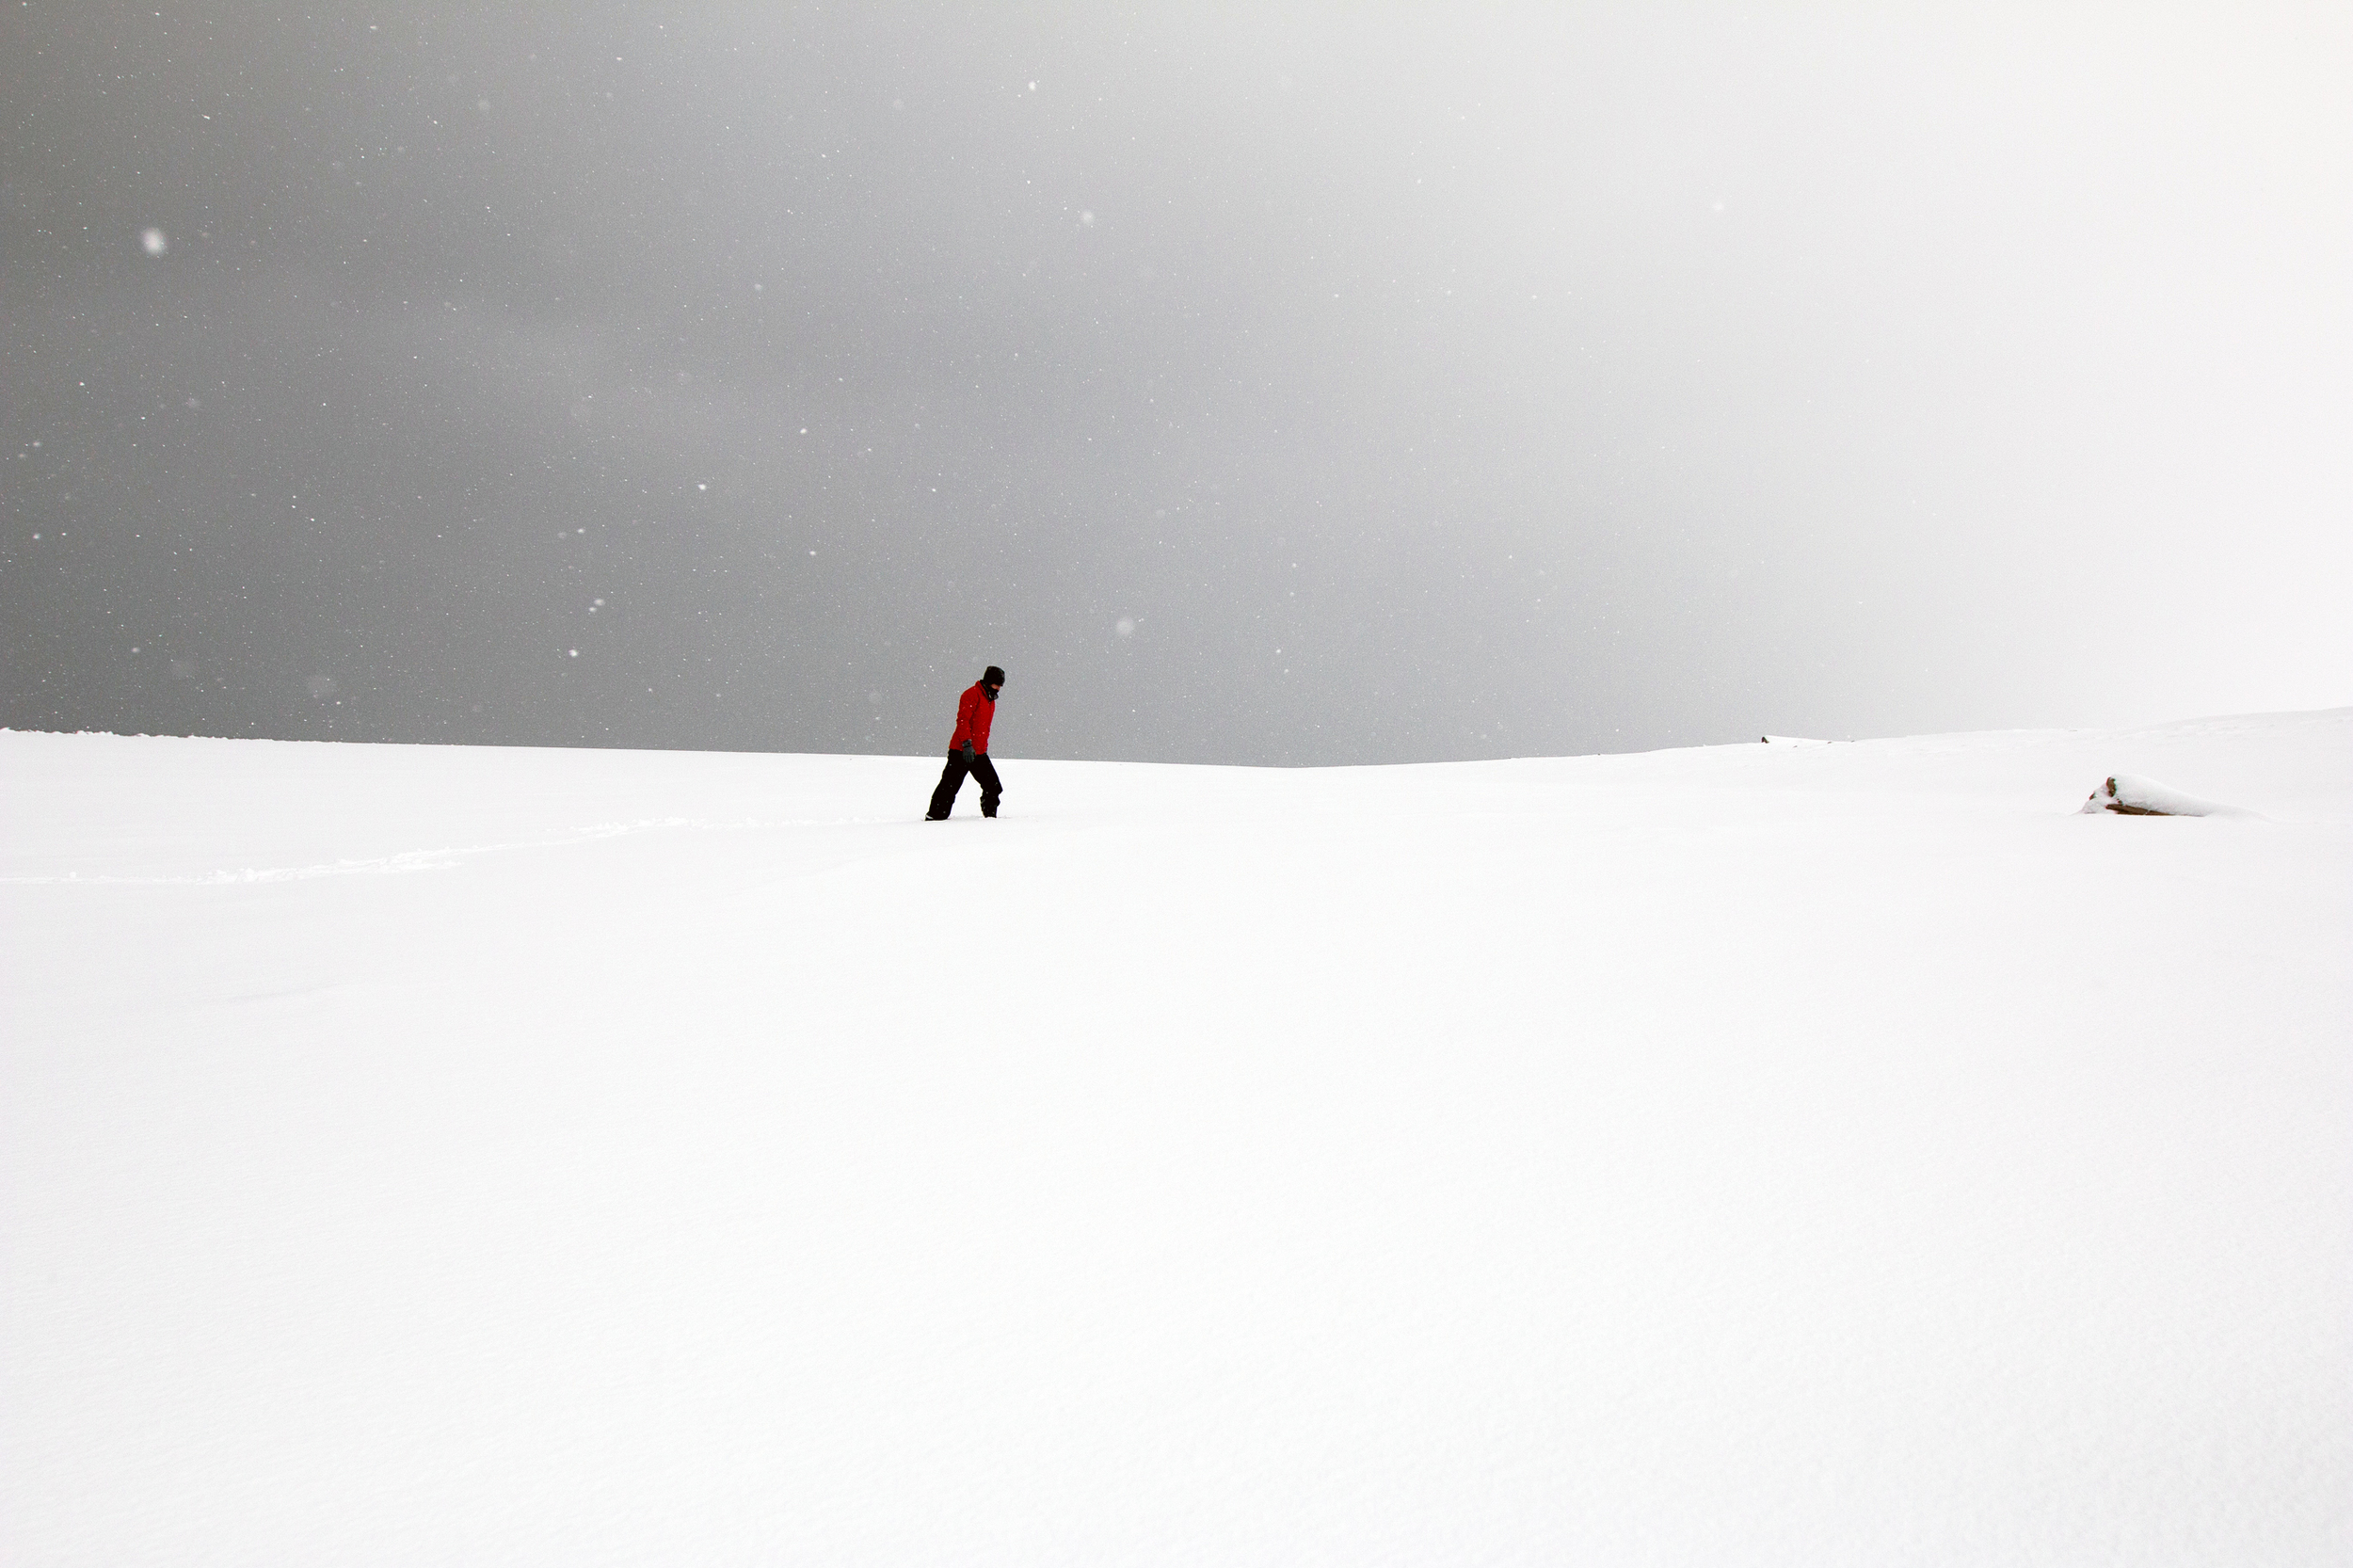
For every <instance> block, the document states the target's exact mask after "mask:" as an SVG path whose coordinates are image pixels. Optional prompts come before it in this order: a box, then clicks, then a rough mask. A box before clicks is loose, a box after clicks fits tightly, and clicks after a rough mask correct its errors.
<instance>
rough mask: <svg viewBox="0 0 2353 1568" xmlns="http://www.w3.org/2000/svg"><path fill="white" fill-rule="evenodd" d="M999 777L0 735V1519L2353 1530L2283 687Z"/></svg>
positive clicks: (994, 1547)
mask: <svg viewBox="0 0 2353 1568" xmlns="http://www.w3.org/2000/svg"><path fill="white" fill-rule="evenodd" d="M1006 728H1007V729H1008V731H1009V733H1008V734H1007V736H1006V737H1005V749H1006V750H1007V751H1008V752H1010V751H1012V750H1013V747H1014V743H1016V742H1017V738H1018V713H1017V712H1008V713H1007V715H1006ZM1000 761H1001V766H1002V768H1003V772H1004V774H1005V780H1006V784H1007V787H1008V793H1007V795H1006V806H1005V809H1006V812H1007V815H1006V817H1005V818H1004V819H1003V820H1001V821H999V822H994V823H984V822H981V821H978V820H976V819H974V818H971V817H969V816H960V817H958V818H957V819H956V820H954V821H952V822H949V823H946V824H924V823H921V822H919V821H916V820H915V819H916V817H917V816H918V815H919V814H920V810H921V808H922V804H923V800H924V797H925V795H926V794H927V793H928V792H929V790H930V788H931V784H932V780H933V776H935V775H936V772H937V768H938V764H937V761H936V760H934V759H926V758H880V757H759V756H710V755H687V754H668V755H664V754H648V753H610V752H608V753H595V752H584V751H521V750H517V751H492V750H466V749H457V748H430V747H404V746H354V745H317V744H307V745H297V744H266V743H249V742H216V741H174V740H125V739H114V738H109V737H102V736H50V735H22V734H19V735H0V780H5V789H6V793H7V799H6V801H5V808H6V809H5V814H4V815H0V821H5V824H6V825H5V827H4V828H0V910H5V911H6V920H7V929H6V937H7V942H8V953H9V961H8V962H9V967H8V985H7V1003H6V1007H7V1012H6V1018H5V1023H6V1028H5V1030H4V1031H0V1249H4V1251H0V1257H4V1258H5V1285H4V1286H0V1291H4V1294H0V1559H5V1560H8V1561H10V1562H24V1563H61V1562H165V1561H170V1562H199V1561H221V1562H236V1563H240V1564H272V1563H285V1564H296V1563H301V1564H308V1563H314V1562H320V1561H336V1562H344V1563H360V1564H365V1563H387V1564H390V1563H403V1564H406V1563H414V1562H420V1561H449V1560H463V1561H496V1562H503V1563H549V1564H564V1565H567V1568H576V1565H581V1564H595V1563H624V1562H628V1563H637V1562H653V1561H693V1562H702V1563H773V1562H784V1561H798V1562H824V1563H829V1564H926V1565H929V1564H939V1563H1004V1564H1021V1565H1024V1568H1029V1565H1035V1564H1050V1563H1072V1564H1080V1563H1083V1564H1090V1565H1093V1564H1119V1563H1139V1564H1141V1563H1160V1562H1170V1561H1185V1562H1214V1563H1221V1564H1248V1563H1267V1564H1283V1565H1286V1568H1290V1565H1302V1564H1317V1563H1329V1564H1336V1565H1337V1564H1347V1565H1351V1568H1356V1565H1364V1564H1378V1563H1397V1564H1425V1563H1437V1562H1473V1561H1512V1562H1533V1561H1542V1562H1591V1563H1599V1564H1612V1565H1615V1564H1637V1563H1640V1564H1659V1563H1690V1564H1707V1565H1711V1568H1713V1565H1716V1564H1722V1563H1741V1564H1760V1563H1786V1564H1793V1565H1794V1564H1803V1565H1806V1568H1819V1565H1824V1564H1848V1563H1850V1564H1857V1565H1864V1564H1869V1565H1875V1568H1876V1565H1879V1564H1884V1563H1889V1562H1923V1563H1943V1562H2004V1563H2054V1564H2057V1563H2067V1564H2075V1563H2083V1562H2089V1561H2118V1562H2132V1563H2136V1564H2169V1563H2182V1564H2186V1563H2193V1562H2196V1563H2211V1562H2220V1561H2227V1562H2233V1563H2239V1562H2250V1563H2251V1562H2261V1563H2266V1564H2281V1563H2312V1564H2321V1563H2330V1564H2334V1563H2340V1562H2343V1561H2345V1560H2348V1559H2349V1558H2353V1523H2349V1521H2353V1511H2348V1509H2347V1506H2346V1490H2345V1477H2346V1476H2347V1475H2353V1344H2349V1343H2348V1340H2347V1338H2346V1336H2345V1323H2346V1322H2347V1321H2348V1320H2353V1192H2348V1187H2349V1186H2353V1177H2348V1175H2347V1164H2346V1161H2345V1128H2347V1127H2348V1126H2353V1115H2349V1114H2348V1112H2353V1067H2349V1066H2348V1051H2347V1045H2348V1029H2347V1020H2348V1019H2349V1018H2353V963H2349V962H2348V958H2353V713H2345V712H2337V713H2328V714H2317V715H2291V716H2282V717H2267V718H2250V719H2230V720H2213V721H2206V722H2203V723H2200V724H2190V725H2180V726H2172V727H2169V728H2162V729H2153V730H2145V731H2137V732H2131V733H2100V734H2005V735H1979V736H1944V737H1930V738H1924V739H1919V740H1909V741H1889V742H1866V743H1858V744H1840V745H1834V746H1832V745H1823V746H1800V747H1782V746H1764V745H1755V744H1748V745H1744V746H1725V747H1719V748H1711V749H1705V750H1696V751H1685V752H1671V753H1661V754H1657V755H1652V756H1641V757H1599V758H1582V759H1567V760H1522V761H1506V762H1489V763H1479V764H1464V765H1449V766H1437V767H1387V768H1357V769H1334V770H1324V771H1308V772H1273V771H1254V770H1244V769H1223V768H1178V767H1142V766H1117V765H1110V764H1096V763H1076V762H1065V763H1047V762H1027V763H1025V762H1022V761H1020V760H1018V759H1017V757H1009V758H1007V759H1001V760H1000ZM2119 762H2123V763H2125V764H2126V765H2129V766H2132V767H2135V768H2138V769H2142V770H2145V771H2147V772H2150V773H2153V774H2157V775H2159V776H2173V777H2181V778H2194V779H2197V780H2199V781H2200V782H2201V786H2203V787H2206V788H2211V789H2214V790H2216V791H2217V792H2223V793H2224V794H2226V795H2227V796H2228V797H2229V798H2232V799H2234V800H2239V801H2244V802H2246V803H2248V804H2249V806H2253V807H2257V808H2261V810H2262V811H2263V812H2264V814H2265V817H2266V818H2267V819H2269V820H2267V821H2264V822H2260V823H2255V824H2249V828H2248V830H2246V831H2232V832H2209V831H2202V830H2193V831H2185V832H2166V833H2151V832H2147V831H2145V830H2143V829H2142V828H2141V827H2140V826H2139V825H2138V824H2128V823H2124V822H2121V821H2116V820H2112V819H2105V818H2086V817H2083V816H2078V815H2075V814H2073V811H2072V810H2071V809H2070V808H2071V807H2072V805H2073V802H2074V800H2075V799H2076V798H2077V792H2078V791H2079V790H2080V788H2081V784H2080V780H2081V779H2082V778H2084V777H2087V776H2095V775H2098V774H2101V773H2102V772H2103V771H2104V770H2106V769H2110V768H2113V767H2115V766H2116V765H2117V764H2118V763H2119ZM1924 802H1927V803H1929V805H1930V806H1932V807H1933V809H1930V810H1926V811H1924V810H1923V809H1922V805H1923V803H1924ZM2088 907H2089V908H2094V909H2096V910H2097V912H2098V920H2097V925H2096V928H2095V929H2090V930H2088V929H2087V922H2086V919H2085V911H2086V909H2087V908H2088Z"/></svg>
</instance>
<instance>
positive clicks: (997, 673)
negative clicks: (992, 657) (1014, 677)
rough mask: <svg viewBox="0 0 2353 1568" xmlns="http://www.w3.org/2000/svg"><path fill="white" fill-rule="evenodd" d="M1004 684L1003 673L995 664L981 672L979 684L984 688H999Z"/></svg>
mask: <svg viewBox="0 0 2353 1568" xmlns="http://www.w3.org/2000/svg"><path fill="white" fill-rule="evenodd" d="M1004 683H1005V672H1004V671H1003V670H1000V669H999V668H998V667H997V666H996V665H995V664H991V665H989V666H988V668H986V669H984V670H983V671H981V684H982V685H984V686H1001V685H1003V684H1004Z"/></svg>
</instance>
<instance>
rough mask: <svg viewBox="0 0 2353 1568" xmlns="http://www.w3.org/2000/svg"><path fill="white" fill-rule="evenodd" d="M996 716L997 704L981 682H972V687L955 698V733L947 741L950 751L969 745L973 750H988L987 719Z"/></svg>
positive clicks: (959, 749) (960, 749)
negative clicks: (990, 698)
mask: <svg viewBox="0 0 2353 1568" xmlns="http://www.w3.org/2000/svg"><path fill="white" fill-rule="evenodd" d="M996 716H997V704H995V703H994V702H991V701H990V700H989V697H988V693H986V692H985V691H984V690H982V689H981V683H980V682H979V681H977V680H975V681H974V682H972V689H971V690H970V691H968V692H967V693H965V694H964V696H960V697H958V698H957V699H956V734H955V739H953V740H952V741H950V742H949V743H948V749H949V750H950V751H962V750H963V749H964V748H965V747H966V746H970V747H971V748H972V749H973V750H974V751H978V752H984V753H985V752H986V751H987V750H988V726H989V721H990V720H992V719H994V718H995V717H996Z"/></svg>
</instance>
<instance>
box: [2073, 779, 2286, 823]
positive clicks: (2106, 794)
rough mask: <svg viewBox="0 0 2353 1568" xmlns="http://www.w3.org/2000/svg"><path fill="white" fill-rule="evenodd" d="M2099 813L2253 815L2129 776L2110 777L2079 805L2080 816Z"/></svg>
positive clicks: (2188, 815) (2153, 781)
mask: <svg viewBox="0 0 2353 1568" xmlns="http://www.w3.org/2000/svg"><path fill="white" fill-rule="evenodd" d="M2103 811H2106V812H2112V813H2114V814H2115V815H2117V816H2120V817H2244V816H2250V815H2252V814H2253V813H2251V812H2247V811H2242V810H2240V809H2239V808H2236V807H2234V806H2223V805H2220V804H2218V803H2217V802H2215V801H2211V800H2201V799H2199V798H2198V797H2197V796H2196V795H2193V794H2185V793H2184V792H2181V791H2179V790H2176V789H2173V788H2171V787H2169V786H2168V785H2164V784H2160V783H2158V782H2157V781H2156V780H2155V779H2153V778H2140V777H2137V776H2134V775H2132V774H2129V773H2120V774H2111V775H2109V776H2108V777H2106V778H2105V779H2104V780H2102V781H2101V784H2100V787H2099V788H2098V789H2096V790H2094V791H2092V792H2091V798H2090V799H2089V800H2087V801H2085V802H2084V805H2083V813H2082V814H2083V815H2085V816H2095V815H2097V814H2099V813H2101V812H2103Z"/></svg>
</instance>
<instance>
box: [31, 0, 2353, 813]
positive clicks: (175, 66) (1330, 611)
mask: <svg viewBox="0 0 2353 1568" xmlns="http://www.w3.org/2000/svg"><path fill="white" fill-rule="evenodd" d="M496 10H497V14H493V15H488V16H486V15H481V14H477V12H476V8H472V7H455V6H444V7H430V6H428V7H404V8H383V9H370V8H358V7H349V6H328V7H326V8H321V9H317V10H314V11H312V12H311V13H309V14H307V15H295V14H281V13H279V12H275V11H271V10H265V9H260V8H235V7H229V8H223V7H168V8H163V9H161V10H160V11H158V10H157V8H156V7H155V6H154V5H152V3H151V4H150V5H148V6H146V7H144V8H138V7H120V8H117V7H109V6H100V5H90V4H74V5H70V6H68V5H57V4H52V5H39V4H36V5H31V6H28V7H25V8H22V9H17V10H11V11H8V12H7V13H5V14H0V365H4V367H5V374H4V375H0V659H4V660H5V667H0V723H5V724H7V725H9V726H13V727H16V728H65V729H74V728H110V729H120V730H143V731H155V732H175V733H184V732H193V733H202V734H219V735H274V736H283V737H297V738H339V739H350V740H424V741H449V742H469V743H504V744H598V745H630V746H696V747H719V748H738V749H741V748H777V749H790V750H798V751H867V752H873V751H883V752H937V751H939V750H941V749H942V748H943V747H944V746H945V744H946V741H947V736H948V730H949V728H950V724H951V721H952V714H953V704H954V698H955V694H956V692H957V691H958V690H959V689H960V688H961V687H963V686H964V685H966V684H968V683H969V682H970V681H971V680H972V679H973V678H974V677H975V676H976V675H977V674H978V673H979V670H980V668H981V666H982V665H983V664H987V663H995V664H1002V665H1003V666H1005V667H1006V669H1007V670H1008V672H1009V680H1008V682H1007V685H1006V689H1005V694H1004V701H1003V704H1002V708H1001V711H1000V716H999V720H998V727H997V745H998V749H999V751H1000V754H1002V755H1003V756H1005V757H1008V758H1019V757H1023V756H1040V757H1044V756H1050V757H1088V758H1115V759H1140V760H1192V761H1223V762H1252V763H1336V762H1379V761H1409V760H1439V759H1457V758H1470V757H1482V756H1502V755H1522V754H1536V753H1560V752H1583V751H1595V750H1626V749H1634V748H1641V747H1653V746H1661V745H1671V744H1701V743H1708V742H1718V741H1729V740H1741V739H1753V738H1754V737H1755V736H1756V735H1757V734H1759V733H1762V732H1764V731H1766V730H1772V731H1775V732H1786V733H1797V734H1818V735H1830V736H1847V735H1866V734H1888V733H1906V732H1922V731H1932V730H1940V729H1957V728H1987V727H2010V726H2026V725H2090V724H2115V723H2133V722H2140V721H2144V720H2155V719H2160V718H2166V717H2175V716H2185V715H2188V714H2193V713H2199V712H2231V711H2244V710H2253V709H2265V708H2287V707H2312V706H2323V705H2331V704H2338V703H2344V702H2347V701H2353V632H2348V630H2347V628H2348V625H2349V624H2353V617H2348V616H2345V613H2344V609H2343V606H2344V605H2345V603H2347V602H2348V601H2353V537H2348V534H2349V532H2353V531H2349V530H2348V528H2347V522H2348V519H2353V458H2348V443H2347V441H2346V439H2345V432H2346V431H2347V430H2353V115H2349V114H2348V111H2347V108H2346V104H2347V98H2346V94H2345V83H2346V82H2348V81H2353V21H2348V17H2353V13H2348V12H2346V11H2345V10H2344V9H2343V8H2334V7H2326V8H2324V7H2319V6H2313V7H2309V8H2258V7H2249V6H2229V7H2223V6H2215V7H2211V8H2165V9H2162V10H2152V9H2150V8H2125V7H2113V8H2094V7H2083V8H2064V9H2057V8H2048V7H2031V6H2021V7H2009V8H1979V7H1960V6H1954V7H1948V8H1917V7H1913V8H1900V9H1899V14H1889V13H1887V12H1885V11H1882V10H1881V9H1878V8H1815V9H1810V10H1809V11H1808V12H1806V14H1804V15H1802V16H1799V15H1792V14H1789V13H1788V12H1787V11H1786V9H1785V8H1753V9H1751V10H1749V11H1747V12H1740V11H1737V10H1735V9H1732V8H1718V7H1690V8H1672V7H1670V8H1654V7H1632V6H1619V7H1594V8H1576V7H1564V6H1559V5H1543V6H1531V7H1527V8H1482V9H1481V10H1480V11H1479V12H1478V14H1476V15H1474V16H1465V15H1458V14H1449V13H1447V12H1444V11H1441V10H1440V9H1439V8H1417V9H1407V8H1339V7H1310V6H1300V5H1273V6H1249V7H1236V8H1208V7H1200V8H1193V7H1188V8H1112V7H1104V6H1084V7H1076V6H1074V7H1066V8H1024V9H1018V10H1016V9H1015V8H987V9H985V10H975V11H968V10H964V9H960V8H900V7H888V6H868V5H860V6H856V7H852V6H841V7H838V8H837V7H816V6H804V7H798V8H793V7H787V6H777V5H766V4H762V5H744V6H740V7H733V8H727V7H719V6H703V5H698V6H692V7H673V8H664V7H649V6H591V5H567V6H563V7H548V8H531V9H529V10H521V9H520V8H496ZM910 808H912V807H911V806H910Z"/></svg>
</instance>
